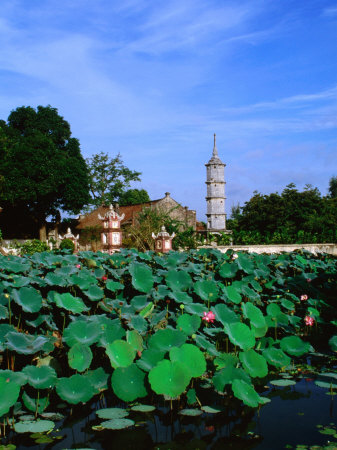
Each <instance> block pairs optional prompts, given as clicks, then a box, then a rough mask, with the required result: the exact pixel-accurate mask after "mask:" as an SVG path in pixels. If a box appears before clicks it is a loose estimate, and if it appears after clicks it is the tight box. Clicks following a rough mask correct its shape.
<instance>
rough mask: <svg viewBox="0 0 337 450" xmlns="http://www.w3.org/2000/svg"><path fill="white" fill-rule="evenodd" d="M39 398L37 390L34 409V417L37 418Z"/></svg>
mask: <svg viewBox="0 0 337 450" xmlns="http://www.w3.org/2000/svg"><path fill="white" fill-rule="evenodd" d="M39 400H40V390H39V389H38V390H37V399H36V409H35V419H36V418H37V412H38V410H39Z"/></svg>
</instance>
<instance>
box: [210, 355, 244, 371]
mask: <svg viewBox="0 0 337 450" xmlns="http://www.w3.org/2000/svg"><path fill="white" fill-rule="evenodd" d="M238 362H239V358H238V357H237V356H236V355H233V354H232V353H221V355H219V356H218V357H216V358H215V359H214V364H215V365H216V366H217V370H220V369H224V368H225V367H235V366H236V364H237V363H238Z"/></svg>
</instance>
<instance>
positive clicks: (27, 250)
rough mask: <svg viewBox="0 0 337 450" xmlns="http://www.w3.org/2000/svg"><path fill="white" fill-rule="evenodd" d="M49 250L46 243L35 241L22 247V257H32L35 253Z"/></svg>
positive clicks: (28, 242)
mask: <svg viewBox="0 0 337 450" xmlns="http://www.w3.org/2000/svg"><path fill="white" fill-rule="evenodd" d="M48 250H49V247H48V245H47V243H46V242H42V241H40V240H39V239H33V240H32V241H27V242H25V243H24V244H23V245H22V246H21V247H20V255H32V254H33V253H41V252H46V251H48Z"/></svg>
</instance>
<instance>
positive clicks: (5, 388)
mask: <svg viewBox="0 0 337 450" xmlns="http://www.w3.org/2000/svg"><path fill="white" fill-rule="evenodd" d="M20 387H21V386H20V385H19V384H16V383H14V382H13V381H10V379H9V378H5V377H3V376H0V417H1V416H3V415H4V414H7V413H8V411H9V409H10V407H11V406H13V405H14V404H15V403H16V401H17V399H18V397H19V394H20Z"/></svg>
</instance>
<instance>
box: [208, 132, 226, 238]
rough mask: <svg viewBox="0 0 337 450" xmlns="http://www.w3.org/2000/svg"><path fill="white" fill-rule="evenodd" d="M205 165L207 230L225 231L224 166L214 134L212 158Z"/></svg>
mask: <svg viewBox="0 0 337 450" xmlns="http://www.w3.org/2000/svg"><path fill="white" fill-rule="evenodd" d="M205 166H206V185H207V196H206V202H207V213H206V216H207V231H211V232H212V231H214V232H216V231H225V230H226V213H225V200H226V197H225V184H226V183H225V166H226V164H224V163H223V162H222V161H221V159H220V158H219V155H218V150H217V147H216V135H215V134H214V147H213V154H212V158H211V159H210V160H209V161H208V163H207V164H205Z"/></svg>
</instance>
